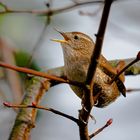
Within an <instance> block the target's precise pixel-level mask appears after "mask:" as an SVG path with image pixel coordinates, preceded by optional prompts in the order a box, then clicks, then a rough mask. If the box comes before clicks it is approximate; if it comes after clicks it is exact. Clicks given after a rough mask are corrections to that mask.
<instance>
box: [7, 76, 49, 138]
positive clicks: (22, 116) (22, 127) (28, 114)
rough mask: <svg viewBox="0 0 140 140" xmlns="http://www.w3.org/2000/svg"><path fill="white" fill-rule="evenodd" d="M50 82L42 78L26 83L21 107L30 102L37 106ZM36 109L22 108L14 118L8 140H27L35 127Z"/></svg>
mask: <svg viewBox="0 0 140 140" xmlns="http://www.w3.org/2000/svg"><path fill="white" fill-rule="evenodd" d="M50 85H51V84H50V82H49V81H48V80H46V79H44V78H39V77H33V78H32V79H30V80H29V81H28V82H27V88H26V91H25V96H24V99H23V101H22V105H29V104H31V103H32V102H34V103H36V105H38V104H39V103H40V101H41V98H42V96H43V95H44V93H45V91H47V90H48V89H49V88H50ZM36 114H37V109H35V108H22V109H20V110H19V113H18V115H17V117H16V120H15V124H14V126H13V129H12V131H11V134H10V136H9V140H28V139H29V136H30V131H31V129H32V128H34V127H35V125H34V122H35V119H36Z"/></svg>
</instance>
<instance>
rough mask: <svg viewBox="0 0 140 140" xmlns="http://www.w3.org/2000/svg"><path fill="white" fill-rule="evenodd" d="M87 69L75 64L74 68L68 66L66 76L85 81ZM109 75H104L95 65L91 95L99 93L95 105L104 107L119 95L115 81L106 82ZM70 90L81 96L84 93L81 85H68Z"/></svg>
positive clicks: (70, 78)
mask: <svg viewBox="0 0 140 140" xmlns="http://www.w3.org/2000/svg"><path fill="white" fill-rule="evenodd" d="M86 75H87V71H85V69H83V68H82V67H81V68H80V67H78V66H76V67H75V69H71V68H69V69H68V70H66V76H67V78H68V79H69V80H72V81H78V82H85V80H86ZM109 80H110V77H109V76H108V75H106V74H105V73H104V72H103V71H102V70H101V69H99V68H98V67H97V69H96V72H95V77H94V88H93V89H94V90H93V91H94V92H93V95H96V94H97V93H100V96H99V98H98V103H97V104H96V106H97V107H105V106H107V105H109V104H110V103H111V102H113V101H115V100H116V99H117V97H118V96H119V95H120V93H119V90H118V87H117V85H116V83H115V82H114V83H112V84H111V85H109V84H108V81H109ZM70 87H71V88H72V90H73V91H74V92H75V93H76V95H77V96H78V97H80V98H82V96H83V94H86V93H85V92H84V90H83V88H82V87H78V86H73V85H70Z"/></svg>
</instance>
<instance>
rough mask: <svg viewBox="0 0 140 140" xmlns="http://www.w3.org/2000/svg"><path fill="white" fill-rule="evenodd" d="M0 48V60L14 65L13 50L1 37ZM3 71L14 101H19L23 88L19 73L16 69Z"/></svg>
mask: <svg viewBox="0 0 140 140" xmlns="http://www.w3.org/2000/svg"><path fill="white" fill-rule="evenodd" d="M0 50H1V58H2V60H3V61H4V62H5V63H11V64H13V65H14V64H15V58H14V50H13V49H12V48H11V47H10V45H9V44H8V43H7V42H6V41H5V40H4V39H2V38H0ZM7 56H8V57H7ZM4 72H5V73H6V78H7V81H8V84H9V87H10V88H11V91H12V94H13V100H14V101H15V103H21V99H22V95H23V90H22V87H21V80H20V76H19V74H18V73H17V72H16V71H11V70H6V69H5V71H4ZM13 81H14V82H13ZM15 85H16V86H15Z"/></svg>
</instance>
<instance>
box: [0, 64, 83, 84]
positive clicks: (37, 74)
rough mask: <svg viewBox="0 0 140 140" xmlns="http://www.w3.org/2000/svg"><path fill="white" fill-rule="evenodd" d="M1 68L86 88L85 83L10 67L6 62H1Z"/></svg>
mask: <svg viewBox="0 0 140 140" xmlns="http://www.w3.org/2000/svg"><path fill="white" fill-rule="evenodd" d="M0 66H1V67H5V68H8V69H12V70H15V71H19V72H23V73H27V74H31V75H35V76H40V77H43V78H47V79H50V80H54V81H58V82H60V83H67V84H71V85H75V86H85V84H84V83H80V82H76V81H70V80H68V79H64V78H60V77H57V76H53V75H49V74H47V73H45V72H39V71H36V70H32V69H28V68H25V67H18V66H13V65H10V64H7V63H4V62H0Z"/></svg>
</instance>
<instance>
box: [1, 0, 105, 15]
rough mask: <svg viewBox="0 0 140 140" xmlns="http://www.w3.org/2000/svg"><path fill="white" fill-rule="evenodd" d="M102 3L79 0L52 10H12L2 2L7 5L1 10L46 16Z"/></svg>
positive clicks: (6, 12) (97, 0) (3, 12)
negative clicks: (79, 0) (80, 0)
mask: <svg viewBox="0 0 140 140" xmlns="http://www.w3.org/2000/svg"><path fill="white" fill-rule="evenodd" d="M100 3H104V1H103V0H96V1H95V0H94V1H85V2H78V3H73V4H71V5H68V6H65V7H62V8H59V9H52V10H12V9H10V8H8V7H7V6H6V5H5V4H4V3H2V2H0V4H1V5H5V6H6V9H5V11H1V12H0V14H8V13H30V14H38V15H44V16H46V15H49V16H52V15H55V14H60V13H63V12H66V11H69V10H72V9H75V8H77V7H81V6H85V5H91V4H100ZM3 7H4V6H3ZM4 8H5V7H4ZM7 9H8V10H7Z"/></svg>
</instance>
